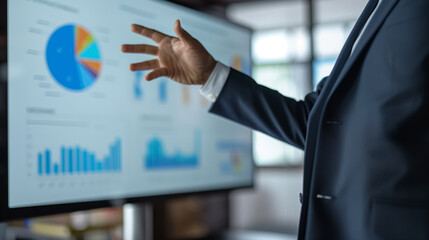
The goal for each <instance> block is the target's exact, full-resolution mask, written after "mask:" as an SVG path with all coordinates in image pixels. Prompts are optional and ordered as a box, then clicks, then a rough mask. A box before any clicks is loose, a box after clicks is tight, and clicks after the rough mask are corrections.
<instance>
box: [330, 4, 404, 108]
mask: <svg viewBox="0 0 429 240" xmlns="http://www.w3.org/2000/svg"><path fill="white" fill-rule="evenodd" d="M398 1H399V0H383V1H382V2H381V3H380V4H381V5H380V7H379V8H378V10H377V12H376V13H375V15H374V17H373V18H372V20H371V22H370V23H369V24H368V26H367V28H366V29H365V31H364V32H363V33H362V37H361V39H360V41H359V42H358V43H357V45H356V47H355V50H354V51H353V53H352V55H350V57H349V59H347V61H346V63H345V65H344V67H343V68H342V69H341V70H340V74H339V75H338V78H337V79H332V80H334V81H335V83H334V86H333V87H332V89H331V90H330V93H329V97H328V100H329V98H330V97H331V95H332V93H333V92H334V91H335V90H336V89H337V87H338V86H339V84H340V83H341V81H343V79H344V77H345V75H346V74H347V72H348V71H350V68H351V67H352V66H353V65H354V63H355V62H356V60H357V59H358V57H359V55H360V54H361V53H362V51H363V50H364V49H365V48H366V47H367V45H368V44H369V43H370V41H371V39H372V38H373V37H374V35H375V34H376V33H377V30H378V29H379V28H380V27H381V25H382V23H383V22H384V20H385V19H386V17H387V16H388V15H389V13H390V12H391V10H392V9H393V7H394V6H395V5H396V3H397V2H398Z"/></svg>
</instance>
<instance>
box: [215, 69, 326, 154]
mask: <svg viewBox="0 0 429 240" xmlns="http://www.w3.org/2000/svg"><path fill="white" fill-rule="evenodd" d="M326 79H327V78H324V79H323V80H322V81H321V83H320V84H319V85H318V86H317V90H316V91H315V92H311V93H309V94H308V95H307V96H306V97H305V99H304V100H302V101H296V100H294V99H292V98H288V97H285V96H283V95H281V94H280V93H279V92H277V91H275V90H272V89H269V88H267V87H264V86H261V85H258V84H257V83H256V82H255V81H254V80H253V79H252V78H251V77H249V76H247V75H245V74H243V73H240V72H238V71H236V70H234V69H231V71H230V74H229V75H228V79H227V81H226V83H225V85H224V87H223V89H222V91H221V93H220V95H219V96H218V98H217V100H216V102H215V103H214V104H213V106H212V107H211V109H210V112H211V113H214V114H217V115H219V116H222V117H225V118H227V119H230V120H232V121H234V122H237V123H240V124H243V125H245V126H247V127H250V128H252V129H254V130H258V131H261V132H263V133H266V134H268V135H270V136H272V137H274V138H277V139H279V140H282V141H285V142H287V143H289V144H291V145H293V146H296V147H298V148H301V149H304V147H305V136H306V133H307V121H308V117H309V115H310V112H311V109H312V108H313V105H314V103H315V102H316V100H317V97H318V96H319V94H320V91H321V89H322V88H323V85H324V83H325V82H326Z"/></svg>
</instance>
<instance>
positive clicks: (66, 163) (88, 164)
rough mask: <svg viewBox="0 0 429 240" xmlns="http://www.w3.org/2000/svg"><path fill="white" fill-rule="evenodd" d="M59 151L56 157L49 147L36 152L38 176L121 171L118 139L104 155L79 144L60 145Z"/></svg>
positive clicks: (119, 142)
mask: <svg viewBox="0 0 429 240" xmlns="http://www.w3.org/2000/svg"><path fill="white" fill-rule="evenodd" d="M59 152H60V154H59V158H58V159H53V158H52V153H51V150H50V149H46V150H44V151H42V152H39V153H38V154H37V166H38V167H37V171H38V175H39V176H51V175H72V174H90V173H106V172H108V173H109V172H120V171H121V165H122V163H121V162H122V161H121V141H120V140H119V139H118V140H116V141H115V142H114V143H113V144H111V145H110V146H109V153H108V154H106V155H105V156H104V157H97V156H96V154H95V153H94V152H92V151H89V150H87V149H85V148H81V147H79V146H76V147H66V146H61V147H60V151H59Z"/></svg>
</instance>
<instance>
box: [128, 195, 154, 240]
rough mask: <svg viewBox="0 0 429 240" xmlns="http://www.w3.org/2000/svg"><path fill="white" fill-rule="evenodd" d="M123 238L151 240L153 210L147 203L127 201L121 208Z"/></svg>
mask: <svg viewBox="0 0 429 240" xmlns="http://www.w3.org/2000/svg"><path fill="white" fill-rule="evenodd" d="M123 217H124V225H123V228H124V240H135V239H141V240H153V210H152V205H151V204H148V203H127V204H125V205H124V209H123Z"/></svg>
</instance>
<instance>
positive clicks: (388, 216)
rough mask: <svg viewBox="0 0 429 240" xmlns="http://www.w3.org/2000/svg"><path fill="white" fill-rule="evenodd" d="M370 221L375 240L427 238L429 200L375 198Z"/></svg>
mask: <svg viewBox="0 0 429 240" xmlns="http://www.w3.org/2000/svg"><path fill="white" fill-rule="evenodd" d="M370 221H371V222H370V224H371V230H372V232H373V234H374V237H375V238H374V239H377V240H411V239H412V240H428V239H429V202H424V203H417V204H414V203H409V202H404V201H385V200H375V201H374V202H373V204H372V209H371V220H370Z"/></svg>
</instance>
